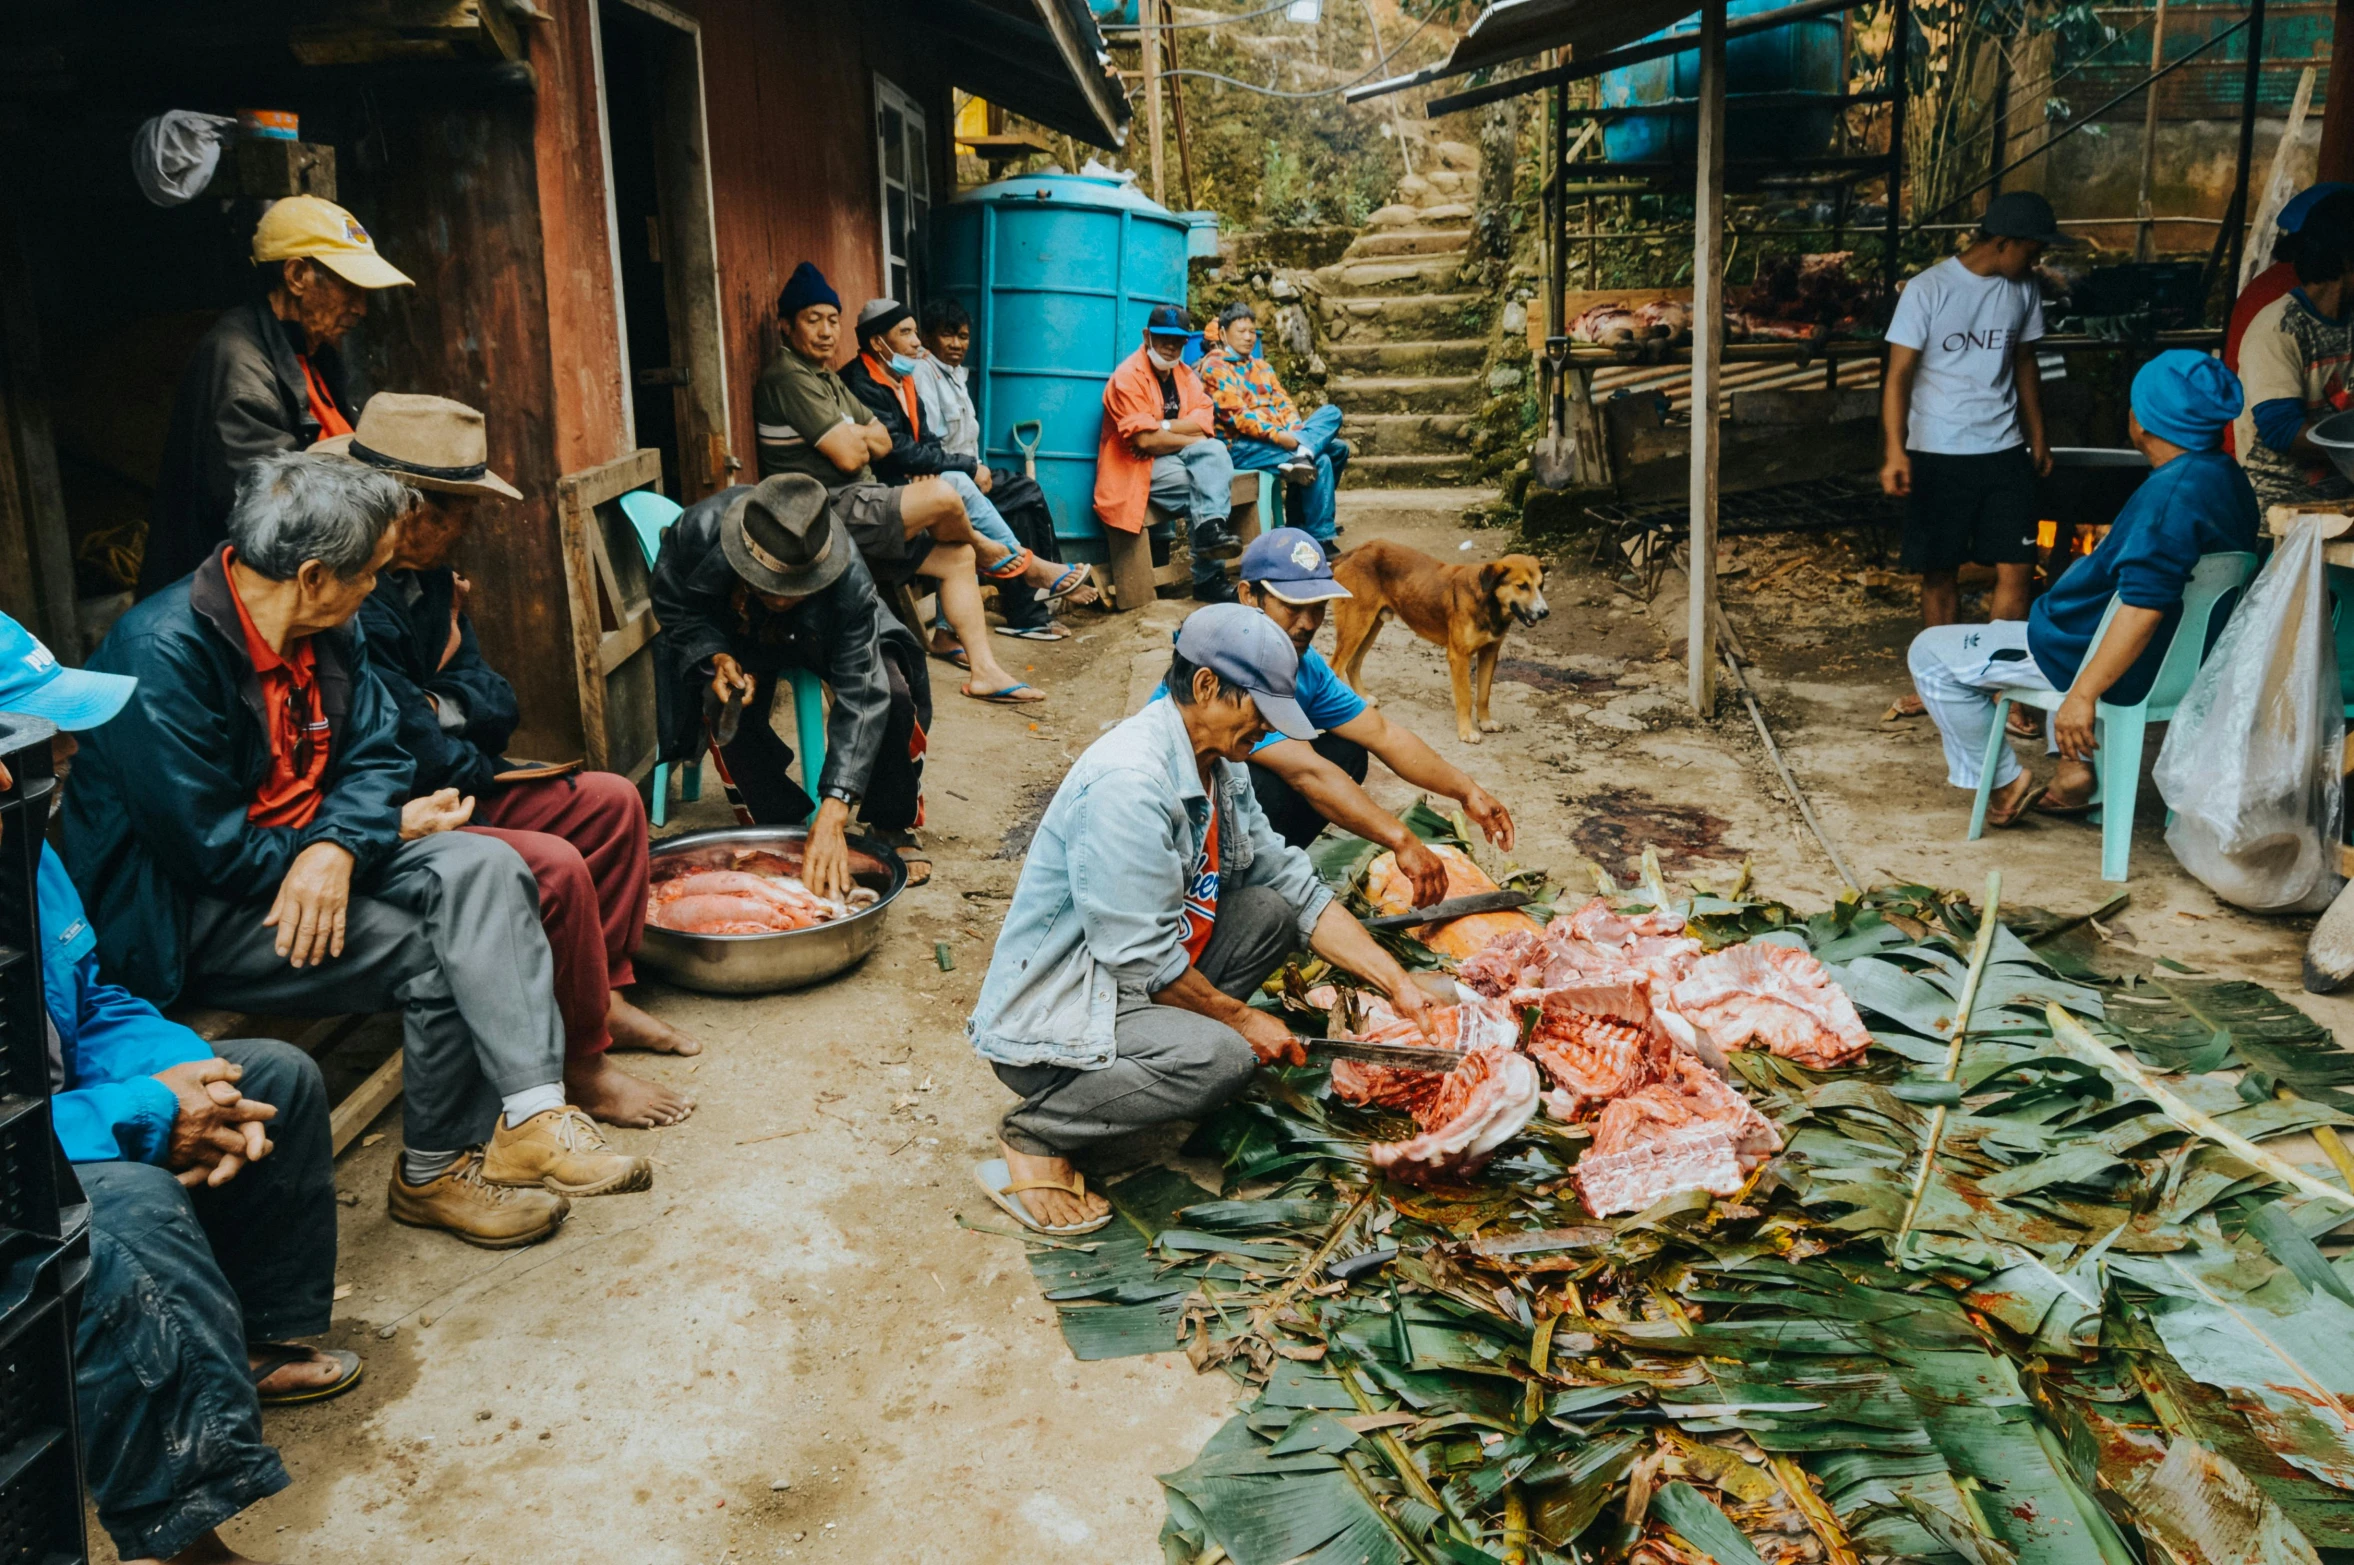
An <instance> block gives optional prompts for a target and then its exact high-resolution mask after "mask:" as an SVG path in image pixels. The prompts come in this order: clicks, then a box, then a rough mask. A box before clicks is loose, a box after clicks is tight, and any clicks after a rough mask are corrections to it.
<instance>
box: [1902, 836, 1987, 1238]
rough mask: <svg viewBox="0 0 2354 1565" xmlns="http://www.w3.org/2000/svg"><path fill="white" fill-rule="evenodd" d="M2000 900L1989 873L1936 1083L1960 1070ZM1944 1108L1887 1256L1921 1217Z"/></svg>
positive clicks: (1933, 1120) (1933, 1122)
mask: <svg viewBox="0 0 2354 1565" xmlns="http://www.w3.org/2000/svg"><path fill="white" fill-rule="evenodd" d="M2002 901H2003V872H2002V871H2001V870H1999V869H1997V870H1989V871H1988V872H1987V875H1986V906H1985V907H1984V908H1983V909H1982V910H1981V911H1980V913H1979V917H1978V939H1977V940H1976V941H1975V942H1974V943H1973V944H1972V945H1971V947H1970V968H1969V971H1968V972H1967V973H1965V974H1963V976H1962V993H1961V998H1960V999H1959V1001H1957V1002H1956V1004H1955V1006H1954V1017H1953V1036H1952V1038H1951V1039H1950V1040H1949V1041H1948V1042H1947V1045H1946V1050H1945V1069H1944V1070H1943V1071H1941V1072H1939V1073H1938V1077H1937V1079H1938V1080H1939V1081H1952V1080H1953V1079H1954V1078H1955V1077H1956V1076H1959V1075H1960V1074H1961V1070H1962V1039H1963V1036H1964V1035H1965V1034H1967V1033H1968V1032H1969V1030H1970V1012H1971V1010H1972V1009H1973V1008H1974V1007H1976V1005H1977V1004H1978V981H1979V980H1980V979H1982V978H1984V977H1985V976H1986V959H1987V958H1988V957H1989V956H1991V955H1992V954H1993V953H1994V932H1995V929H1996V928H1997V927H1998V926H1997V925H1996V923H1995V915H1996V914H1997V913H1998V912H2000V911H2001V909H2002ZM1945 1108H1946V1106H1945V1105H1944V1104H1942V1103H1940V1104H1938V1105H1937V1110H1936V1112H1935V1113H1933V1114H1931V1115H1930V1116H1929V1133H1928V1135H1926V1136H1924V1137H1923V1138H1922V1140H1921V1166H1920V1167H1919V1168H1918V1169H1916V1170H1915V1171H1914V1173H1913V1193H1912V1195H1911V1196H1910V1197H1909V1198H1908V1199H1907V1200H1906V1201H1905V1204H1904V1220H1903V1221H1902V1222H1900V1223H1898V1224H1897V1225H1896V1242H1895V1243H1894V1244H1893V1245H1892V1246H1890V1248H1889V1252H1888V1253H1889V1254H1890V1255H1892V1256H1896V1257H1899V1258H1901V1257H1902V1256H1903V1255H1904V1252H1905V1247H1906V1245H1907V1244H1908V1243H1909V1242H1910V1241H1911V1239H1912V1232H1913V1220H1914V1219H1915V1218H1917V1217H1919V1216H1920V1215H1921V1198H1922V1197H1923V1196H1924V1195H1926V1194H1927V1193H1928V1190H1929V1174H1930V1171H1931V1170H1932V1169H1934V1168H1935V1167H1936V1166H1937V1145H1938V1142H1939V1141H1940V1140H1942V1139H1943V1138H1944V1135H1945Z"/></svg>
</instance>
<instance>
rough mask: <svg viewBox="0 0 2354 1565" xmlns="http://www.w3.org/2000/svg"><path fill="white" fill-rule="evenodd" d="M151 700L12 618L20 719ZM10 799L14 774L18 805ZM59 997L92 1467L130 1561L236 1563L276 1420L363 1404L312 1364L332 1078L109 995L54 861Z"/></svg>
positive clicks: (274, 1044)
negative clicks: (215, 1040)
mask: <svg viewBox="0 0 2354 1565" xmlns="http://www.w3.org/2000/svg"><path fill="white" fill-rule="evenodd" d="M134 684H135V681H133V680H130V679H125V678H122V677H120V676H118V675H111V674H97V673H86V672H83V671H81V670H78V669H66V668H60V667H59V666H58V664H57V661H56V659H55V658H53V657H51V656H50V655H49V651H48V649H47V648H46V647H44V646H42V645H41V643H40V642H38V641H36V640H34V639H33V637H32V636H30V635H28V634H27V633H26V632H25V630H24V628H23V627H22V626H20V625H18V624H17V623H16V621H14V620H12V619H9V618H8V617H7V616H6V615H0V710H7V711H17V712H27V713H30V714H32V715H34V716H38V717H43V718H46V719H48V720H49V721H50V722H52V723H55V724H56V725H57V726H58V729H59V732H58V733H57V734H56V736H55V737H54V739H53V740H52V741H51V745H50V757H51V761H52V763H53V765H54V768H55V771H56V776H57V779H58V784H59V786H60V787H63V786H64V784H65V779H66V777H67V774H68V773H69V772H70V771H71V770H72V765H73V757H74V753H75V750H76V749H77V748H78V747H77V745H76V743H75V740H74V738H73V731H74V730H86V729H90V728H95V727H97V726H98V725H99V724H101V723H103V722H105V721H106V720H107V719H108V718H110V717H112V716H114V714H115V713H116V712H117V711H119V710H120V709H121V707H122V705H123V703H124V701H125V700H127V699H128V698H129V696H130V694H131V690H132V688H133V686H134ZM9 786H11V784H10V782H9V780H8V776H7V772H6V770H5V769H0V789H5V788H7V787H9ZM39 902H40V923H39V939H40V953H41V980H42V989H43V998H44V999H45V1001H46V1006H45V1009H46V1011H47V1020H48V1023H49V1030H50V1034H51V1038H52V1040H53V1047H54V1054H53V1056H52V1057H53V1058H54V1059H55V1061H56V1064H55V1066H54V1067H53V1080H52V1083H51V1085H52V1086H53V1087H54V1089H55V1093H54V1096H53V1097H52V1099H51V1111H52V1114H53V1117H54V1121H55V1124H56V1127H57V1138H58V1141H59V1142H60V1143H61V1144H62V1145H63V1146H64V1148H65V1154H66V1156H67V1157H68V1158H69V1159H70V1160H71V1161H72V1162H73V1163H74V1164H75V1165H76V1167H75V1172H76V1174H78V1175H79V1176H80V1179H81V1184H82V1189H83V1192H84V1193H85V1194H86V1195H87V1196H88V1197H89V1200H90V1207H91V1220H90V1262H91V1266H90V1280H89V1282H88V1283H87V1284H86V1285H85V1288H84V1291H83V1295H82V1313H81V1320H80V1325H79V1329H78V1332H77V1339H76V1342H75V1351H74V1358H75V1377H76V1401H77V1404H78V1406H79V1410H80V1414H81V1434H82V1444H83V1450H84V1461H85V1463H86V1465H87V1467H88V1469H89V1473H90V1486H91V1490H92V1492H93V1493H94V1495H95V1496H96V1498H97V1501H98V1515H99V1520H100V1521H101V1522H102V1523H103V1524H104V1525H105V1527H106V1530H107V1531H108V1532H109V1533H110V1534H111V1535H112V1536H113V1538H114V1542H115V1547H116V1549H117V1551H118V1552H119V1553H120V1554H121V1556H122V1557H123V1558H124V1559H126V1560H140V1559H173V1558H176V1557H178V1556H180V1555H182V1554H183V1553H193V1554H194V1555H195V1557H198V1558H208V1559H209V1558H219V1559H227V1558H231V1557H232V1556H230V1555H229V1554H228V1553H227V1550H226V1547H225V1545H223V1544H222V1543H221V1541H220V1538H219V1537H218V1535H217V1534H216V1532H215V1530H214V1529H215V1528H217V1527H218V1526H219V1525H220V1523H222V1522H224V1521H226V1520H228V1519H229V1518H230V1517H232V1516H234V1515H236V1514H237V1513H238V1512H239V1511H242V1510H244V1509H245V1508H246V1507H247V1506H249V1505H251V1504H253V1503H254V1502H255V1501H256V1500H259V1499H262V1498H264V1497H265V1496H268V1495H272V1494H275V1493H277V1492H278V1491H279V1490H281V1489H283V1488H285V1487H286V1485H287V1482H288V1480H287V1476H286V1469H285V1467H284V1466H283V1465H281V1464H280V1462H279V1460H278V1453H277V1452H276V1451H274V1450H272V1449H271V1448H270V1446H269V1445H268V1444H267V1443H266V1442H265V1441H264V1440H263V1439H262V1427H261V1408H262V1405H263V1404H264V1403H265V1402H266V1403H269V1404H272V1405H278V1404H284V1403H291V1402H313V1401H319V1400H322V1399H324V1398H326V1397H331V1396H336V1395H338V1394H340V1393H342V1392H344V1391H347V1390H349V1389H350V1388H351V1387H352V1386H354V1385H356V1384H358V1382H359V1379H360V1374H361V1369H360V1361H359V1359H358V1357H357V1356H356V1355H354V1354H351V1353H346V1352H341V1351H326V1350H321V1349H316V1348H309V1347H304V1346H301V1345H299V1343H298V1342H297V1341H296V1340H295V1339H299V1338H303V1337H312V1336H316V1335H318V1334H319V1333H321V1332H323V1331H325V1330H326V1329H327V1326H328V1314H329V1310H330V1307H331V1301H332V1298H333V1294H334V1288H335V1164H334V1157H333V1153H332V1151H331V1148H330V1146H329V1140H328V1131H327V1094H326V1089H325V1087H324V1085H323V1084H322V1083H321V1082H320V1079H319V1068H318V1066H317V1065H315V1064H313V1063H312V1061H311V1059H310V1057H309V1056H308V1055H306V1054H304V1053H303V1052H302V1051H301V1050H299V1049H297V1048H295V1047H293V1046H292V1045H291V1044H285V1043H280V1042H278V1041H277V1040H275V1039H269V1038H235V1039H228V1040H224V1041H223V1042H221V1043H219V1044H217V1045H216V1044H210V1043H207V1042H205V1040H204V1039H202V1038H200V1037H198V1036H197V1035H196V1034H195V1033H193V1032H191V1031H189V1030H188V1029H187V1028H185V1027H182V1026H181V1025H179V1024H178V1023H177V1022H171V1021H167V1020H165V1019H164V1017H163V1015H162V1014H161V1013H160V1012H158V1011H157V1010H156V1008H155V1007H154V1006H152V1005H149V1004H148V1003H147V1002H146V1001H144V1000H141V999H139V998H138V997H136V996H135V995H133V994H131V993H130V992H129V991H128V990H126V989H124V988H123V987H122V986H121V985H119V984H111V983H107V982H106V981H104V980H103V979H101V978H100V977H99V976H98V955H97V950H98V939H97V936H96V935H95V934H94V933H93V932H92V930H91V927H90V920H89V918H88V917H87V915H86V914H85V913H84V912H83V909H82V899H81V897H80V895H79V894H78V893H77V892H76V891H75V890H74V886H73V882H72V881H71V880H69V879H68V878H67V877H66V873H65V865H64V864H63V863H62V862H60V861H59V859H58V857H57V855H56V853H55V852H54V851H52V850H51V849H50V848H49V847H47V846H46V845H44V846H43V847H42V849H41V865H40V874H39Z"/></svg>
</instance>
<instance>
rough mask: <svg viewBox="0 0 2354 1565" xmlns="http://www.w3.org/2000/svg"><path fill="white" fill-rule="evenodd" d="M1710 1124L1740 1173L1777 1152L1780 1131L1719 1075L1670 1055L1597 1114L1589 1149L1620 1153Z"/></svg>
mask: <svg viewBox="0 0 2354 1565" xmlns="http://www.w3.org/2000/svg"><path fill="white" fill-rule="evenodd" d="M1700 1124H1708V1125H1715V1126H1717V1127H1718V1128H1719V1129H1721V1130H1723V1131H1724V1132H1725V1134H1726V1135H1727V1136H1729V1137H1730V1138H1731V1139H1732V1144H1733V1150H1734V1151H1735V1152H1737V1153H1739V1154H1740V1157H1741V1162H1742V1167H1743V1171H1744V1172H1746V1171H1747V1170H1748V1169H1752V1168H1755V1167H1756V1166H1757V1165H1758V1164H1760V1163H1762V1162H1764V1161H1765V1160H1766V1159H1767V1158H1769V1157H1771V1156H1773V1155H1774V1154H1775V1153H1776V1152H1779V1151H1781V1150H1782V1133H1781V1132H1780V1131H1778V1130H1776V1129H1775V1128H1774V1122H1773V1121H1772V1120H1770V1119H1768V1118H1766V1117H1765V1116H1764V1115H1763V1114H1760V1113H1759V1112H1758V1111H1757V1109H1756V1107H1755V1106H1754V1105H1753V1104H1751V1103H1750V1101H1749V1100H1748V1099H1747V1098H1745V1097H1743V1096H1741V1094H1740V1093H1739V1092H1737V1091H1735V1090H1734V1088H1733V1087H1732V1085H1731V1084H1730V1083H1729V1082H1727V1081H1726V1080H1725V1079H1724V1078H1723V1077H1721V1076H1719V1075H1717V1074H1716V1072H1714V1071H1712V1070H1710V1069H1709V1068H1708V1067H1707V1066H1705V1065H1702V1064H1701V1063H1700V1062H1699V1061H1697V1060H1694V1059H1691V1058H1689V1057H1688V1056H1685V1055H1681V1054H1679V1055H1676V1056H1675V1057H1674V1058H1673V1059H1672V1060H1670V1061H1669V1062H1668V1066H1667V1068H1666V1069H1665V1070H1663V1071H1662V1072H1661V1079H1659V1080H1657V1081H1654V1082H1653V1083H1652V1084H1651V1085H1650V1086H1648V1087H1645V1088H1644V1089H1643V1090H1642V1091H1640V1092H1635V1093H1630V1094H1628V1095H1627V1096H1625V1097H1623V1098H1620V1099H1619V1100H1618V1101H1617V1102H1615V1103H1612V1104H1611V1105H1610V1106H1609V1107H1608V1108H1606V1109H1604V1110H1603V1111H1602V1118H1601V1121H1600V1122H1599V1123H1598V1124H1596V1125H1595V1127H1594V1150H1595V1151H1596V1152H1601V1153H1605V1154H1608V1153H1615V1152H1625V1151H1628V1150H1630V1149H1631V1148H1633V1147H1634V1146H1636V1145H1637V1144H1639V1143H1641V1142H1644V1141H1655V1140H1658V1139H1659V1138H1660V1137H1661V1136H1662V1135H1664V1134H1666V1133H1667V1132H1670V1131H1678V1130H1687V1129H1690V1128H1691V1127H1692V1126H1694V1125H1700Z"/></svg>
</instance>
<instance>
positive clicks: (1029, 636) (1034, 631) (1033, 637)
mask: <svg viewBox="0 0 2354 1565" xmlns="http://www.w3.org/2000/svg"><path fill="white" fill-rule="evenodd" d="M994 628H995V630H996V631H997V633H998V634H999V635H1001V636H1011V637H1013V638H1014V639H1015V640H1017V641H1068V640H1070V639H1071V633H1070V632H1069V631H1067V630H1065V629H1063V628H1062V627H1061V626H1060V625H999V626H996V627H994Z"/></svg>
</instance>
